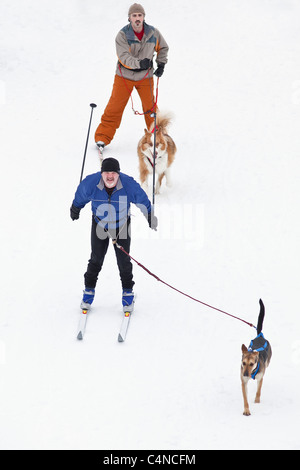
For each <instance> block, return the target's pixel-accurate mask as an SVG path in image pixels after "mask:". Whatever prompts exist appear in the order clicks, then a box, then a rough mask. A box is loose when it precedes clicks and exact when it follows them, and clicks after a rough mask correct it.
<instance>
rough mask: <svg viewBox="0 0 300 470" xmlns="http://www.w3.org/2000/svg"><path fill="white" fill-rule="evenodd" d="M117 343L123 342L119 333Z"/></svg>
mask: <svg viewBox="0 0 300 470" xmlns="http://www.w3.org/2000/svg"><path fill="white" fill-rule="evenodd" d="M118 341H119V343H123V342H124V338H123V336H121V335H120V333H119V336H118Z"/></svg>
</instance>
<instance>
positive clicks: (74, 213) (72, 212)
mask: <svg viewBox="0 0 300 470" xmlns="http://www.w3.org/2000/svg"><path fill="white" fill-rule="evenodd" d="M80 211H81V209H79V208H78V207H76V206H74V204H72V206H71V207H70V217H71V219H72V220H77V219H79V214H80Z"/></svg>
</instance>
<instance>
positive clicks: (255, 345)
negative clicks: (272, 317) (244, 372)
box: [248, 333, 269, 380]
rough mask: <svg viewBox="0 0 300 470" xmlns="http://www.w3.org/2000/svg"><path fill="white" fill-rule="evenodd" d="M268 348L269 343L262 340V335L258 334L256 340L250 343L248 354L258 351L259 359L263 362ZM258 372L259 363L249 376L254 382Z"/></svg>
mask: <svg viewBox="0 0 300 470" xmlns="http://www.w3.org/2000/svg"><path fill="white" fill-rule="evenodd" d="M268 347H269V342H268V341H267V340H266V339H265V338H264V335H263V334H262V333H260V334H259V335H258V336H256V338H254V339H252V340H251V342H250V345H249V347H248V351H249V352H254V351H258V352H259V357H261V356H262V357H263V358H264V360H266V358H267V356H268V351H267V350H268ZM258 372H259V361H258V363H257V367H256V368H255V369H254V371H253V372H252V374H251V378H252V379H253V380H254V379H255V377H256V375H257V374H258Z"/></svg>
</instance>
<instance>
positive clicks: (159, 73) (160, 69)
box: [154, 64, 165, 77]
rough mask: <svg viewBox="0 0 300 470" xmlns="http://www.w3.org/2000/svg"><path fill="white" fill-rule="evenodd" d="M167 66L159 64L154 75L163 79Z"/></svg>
mask: <svg viewBox="0 0 300 470" xmlns="http://www.w3.org/2000/svg"><path fill="white" fill-rule="evenodd" d="M164 68H165V64H157V69H156V70H155V72H154V75H156V76H157V77H161V76H162V74H163V73H164Z"/></svg>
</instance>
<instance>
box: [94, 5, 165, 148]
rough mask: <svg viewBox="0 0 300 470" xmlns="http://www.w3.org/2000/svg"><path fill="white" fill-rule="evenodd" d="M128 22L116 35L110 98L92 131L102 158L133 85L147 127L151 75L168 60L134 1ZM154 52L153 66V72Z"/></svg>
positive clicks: (159, 72)
mask: <svg viewBox="0 0 300 470" xmlns="http://www.w3.org/2000/svg"><path fill="white" fill-rule="evenodd" d="M128 21H129V24H128V25H126V26H124V28H122V29H121V31H119V33H118V34H117V37H116V52H117V57H118V63H117V68H116V74H115V80H114V85H113V90H112V94H111V97H110V100H109V102H108V104H107V106H106V108H105V111H104V114H103V115H102V117H101V123H100V124H99V126H98V127H97V130H96V132H95V142H96V145H97V147H98V148H99V151H100V156H101V157H102V153H103V149H104V146H105V145H108V144H109V143H110V142H111V141H112V139H113V137H114V135H115V132H116V130H117V129H118V128H119V126H120V124H121V119H122V115H123V112H124V109H125V106H126V104H127V102H128V100H129V97H130V95H131V92H132V90H133V88H136V90H137V92H138V94H139V96H140V99H141V102H142V107H143V112H144V117H145V121H146V125H147V128H148V129H149V128H150V125H151V124H152V122H153V117H151V113H152V112H153V111H156V105H155V100H154V94H153V74H154V75H156V76H157V77H161V76H162V74H163V72H164V67H165V64H166V63H167V61H168V50H169V47H168V45H167V43H166V41H165V39H164V38H163V36H162V34H161V33H160V32H159V31H158V29H156V28H154V27H153V26H150V25H148V24H147V23H146V22H145V10H144V8H143V7H142V5H139V4H138V3H134V4H133V5H131V7H130V8H129V11H128ZM155 53H156V63H157V69H156V70H155V72H153V57H154V54H155Z"/></svg>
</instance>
